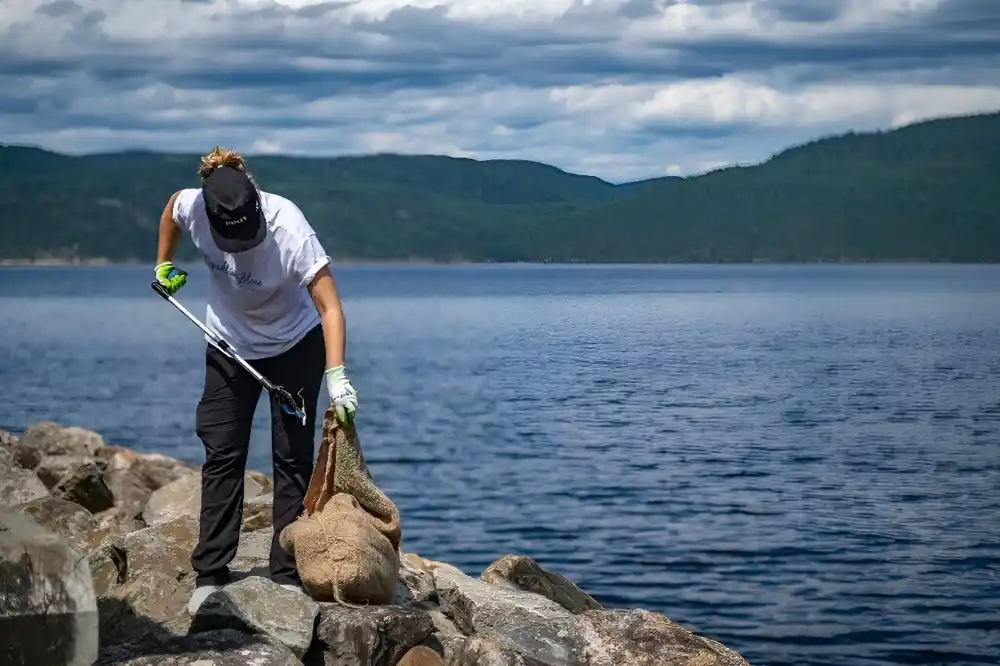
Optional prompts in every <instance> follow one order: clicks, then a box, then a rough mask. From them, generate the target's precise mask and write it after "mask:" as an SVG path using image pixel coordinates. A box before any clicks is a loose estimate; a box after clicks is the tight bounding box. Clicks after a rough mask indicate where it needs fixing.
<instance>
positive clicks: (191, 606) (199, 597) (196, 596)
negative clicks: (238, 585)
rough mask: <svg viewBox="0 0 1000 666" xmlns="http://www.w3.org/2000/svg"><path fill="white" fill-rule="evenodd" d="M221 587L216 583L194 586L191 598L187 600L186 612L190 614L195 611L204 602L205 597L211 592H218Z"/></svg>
mask: <svg viewBox="0 0 1000 666" xmlns="http://www.w3.org/2000/svg"><path fill="white" fill-rule="evenodd" d="M221 589H222V588H221V587H219V586H218V585H199V586H198V587H196V588H194V593H193V594H192V595H191V600H190V601H188V613H189V614H191V615H194V614H195V613H197V612H198V609H199V608H201V605H202V604H203V603H205V599H208V597H209V596H211V594H212V593H213V592H218V591H219V590H221Z"/></svg>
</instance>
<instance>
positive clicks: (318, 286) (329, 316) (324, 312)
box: [306, 266, 347, 368]
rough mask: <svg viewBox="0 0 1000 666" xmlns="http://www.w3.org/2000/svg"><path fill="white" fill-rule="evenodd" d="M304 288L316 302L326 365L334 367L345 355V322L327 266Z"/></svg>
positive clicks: (341, 306) (342, 363)
mask: <svg viewBox="0 0 1000 666" xmlns="http://www.w3.org/2000/svg"><path fill="white" fill-rule="evenodd" d="M306 288H307V289H308V290H309V295H310V296H311V297H312V299H313V303H315V304H316V310H317V311H318V312H319V316H320V320H321V322H322V326H323V340H324V341H325V343H326V367H327V368H335V367H337V366H338V365H344V364H345V358H346V355H347V322H346V319H345V317H344V308H343V305H342V304H341V302H340V295H339V294H338V293H337V285H336V284H334V281H333V275H331V274H330V268H329V266H324V267H323V268H321V269H320V270H319V272H317V273H316V277H315V278H313V281H312V282H310V283H309V285H308V287H306Z"/></svg>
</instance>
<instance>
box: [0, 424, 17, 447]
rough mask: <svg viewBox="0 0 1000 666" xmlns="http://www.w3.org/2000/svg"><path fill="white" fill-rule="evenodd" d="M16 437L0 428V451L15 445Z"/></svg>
mask: <svg viewBox="0 0 1000 666" xmlns="http://www.w3.org/2000/svg"><path fill="white" fill-rule="evenodd" d="M17 440H18V437H17V435H15V434H13V433H10V432H7V431H6V430H4V429H2V428H0V449H8V448H10V447H12V446H14V445H15V444H17Z"/></svg>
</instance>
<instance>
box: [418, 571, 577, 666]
mask: <svg viewBox="0 0 1000 666" xmlns="http://www.w3.org/2000/svg"><path fill="white" fill-rule="evenodd" d="M435 583H436V585H437V589H438V598H439V599H440V602H441V610H442V611H444V613H445V615H447V616H448V617H449V618H450V619H451V620H452V621H453V622H454V623H455V625H456V626H457V627H458V628H459V629H460V630H461V631H462V633H464V634H466V635H473V634H490V633H494V634H499V635H502V636H503V637H504V638H505V639H506V640H507V641H509V642H510V643H511V644H512V645H513V646H515V647H516V648H518V649H520V650H521V651H523V653H524V654H526V655H533V656H535V657H537V658H539V659H541V660H542V661H545V662H546V663H551V664H558V665H562V664H566V665H568V666H571V665H572V664H573V662H574V660H575V659H576V658H577V656H578V655H577V653H576V647H577V646H576V645H575V644H573V642H572V641H570V640H568V639H567V636H568V635H569V633H568V632H569V631H570V630H571V628H572V625H573V618H574V617H575V616H574V615H573V614H572V613H570V612H569V611H568V610H566V609H565V608H563V607H562V606H560V605H559V604H557V603H556V602H554V601H551V600H549V599H546V598H545V597H543V596H541V595H538V594H534V593H531V592H525V591H523V590H519V589H517V588H515V587H513V586H510V587H506V586H498V585H491V584H489V583H485V582H483V581H481V580H478V579H476V578H472V577H470V576H466V575H465V574H455V573H454V572H449V571H437V572H436V573H435Z"/></svg>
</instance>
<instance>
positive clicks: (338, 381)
mask: <svg viewBox="0 0 1000 666" xmlns="http://www.w3.org/2000/svg"><path fill="white" fill-rule="evenodd" d="M324 374H325V375H326V392H327V393H328V394H329V395H330V403H331V404H332V405H333V407H334V409H335V410H336V413H337V420H338V421H340V422H341V423H347V422H348V421H349V420H352V419H353V418H354V412H355V410H357V408H358V392H357V391H355V390H354V387H353V386H351V380H349V379H348V378H347V374H346V370H345V369H344V366H342V365H338V366H336V367H334V368H327V369H326V372H325V373H324Z"/></svg>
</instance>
